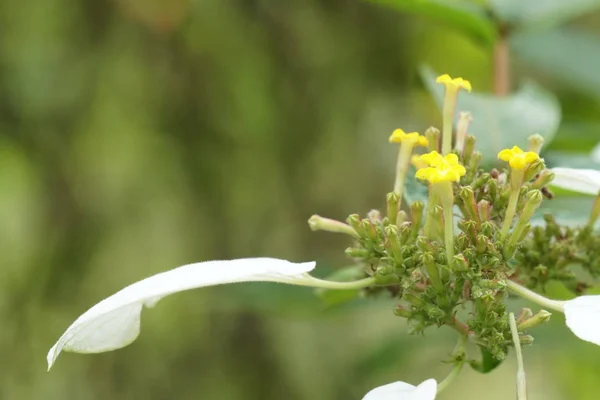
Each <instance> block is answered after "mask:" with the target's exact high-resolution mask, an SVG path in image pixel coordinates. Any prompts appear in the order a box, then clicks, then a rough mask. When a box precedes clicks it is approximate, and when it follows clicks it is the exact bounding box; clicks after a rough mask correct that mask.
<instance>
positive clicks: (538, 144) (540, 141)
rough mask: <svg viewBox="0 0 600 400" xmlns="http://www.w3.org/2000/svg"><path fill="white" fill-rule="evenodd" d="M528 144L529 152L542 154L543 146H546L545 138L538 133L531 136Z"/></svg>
mask: <svg viewBox="0 0 600 400" xmlns="http://www.w3.org/2000/svg"><path fill="white" fill-rule="evenodd" d="M527 142H528V143H529V151H533V152H534V153H537V154H540V150H542V146H543V145H544V138H543V137H542V136H541V135H540V134H538V133H536V134H534V135H531V136H529V137H528V138H527Z"/></svg>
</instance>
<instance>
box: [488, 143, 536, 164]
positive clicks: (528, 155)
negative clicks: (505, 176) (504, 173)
mask: <svg viewBox="0 0 600 400" xmlns="http://www.w3.org/2000/svg"><path fill="white" fill-rule="evenodd" d="M498 158H499V159H501V160H502V161H506V162H508V163H509V164H510V167H511V168H512V169H524V168H525V167H527V166H528V165H529V164H531V163H532V162H534V161H535V160H539V158H540V156H538V155H537V153H535V152H533V151H523V150H521V149H520V148H519V147H518V146H513V148H512V149H504V150H502V151H501V152H500V153H498Z"/></svg>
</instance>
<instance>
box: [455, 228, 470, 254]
mask: <svg viewBox="0 0 600 400" xmlns="http://www.w3.org/2000/svg"><path fill="white" fill-rule="evenodd" d="M469 245H470V243H469V238H468V237H467V235H466V234H465V233H464V232H461V233H459V234H458V235H457V236H456V246H457V247H458V249H459V251H463V250H465V249H466V248H467V247H469Z"/></svg>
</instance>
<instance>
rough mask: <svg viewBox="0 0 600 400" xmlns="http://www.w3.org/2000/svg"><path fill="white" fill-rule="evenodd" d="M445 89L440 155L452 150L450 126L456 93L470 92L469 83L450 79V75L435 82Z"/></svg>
mask: <svg viewBox="0 0 600 400" xmlns="http://www.w3.org/2000/svg"><path fill="white" fill-rule="evenodd" d="M435 81H436V82H437V83H441V84H442V85H444V86H445V87H446V90H445V93H444V107H443V108H444V109H443V111H442V117H443V127H442V154H444V155H446V154H450V152H451V150H452V125H453V121H454V110H455V109H456V102H457V100H458V91H459V90H460V89H464V90H466V91H469V92H470V91H471V83H470V82H469V81H467V80H465V79H463V78H454V79H452V78H451V77H450V75H448V74H444V75H440V76H438V77H437V79H436V80H435Z"/></svg>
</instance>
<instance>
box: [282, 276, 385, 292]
mask: <svg viewBox="0 0 600 400" xmlns="http://www.w3.org/2000/svg"><path fill="white" fill-rule="evenodd" d="M290 283H291V284H293V285H298V286H310V287H315V288H324V289H339V290H352V289H362V288H365V287H367V286H371V285H372V284H373V283H375V278H365V279H360V280H358V281H352V282H334V281H326V280H323V279H318V278H314V277H312V276H310V275H307V276H306V280H304V281H292V282H290Z"/></svg>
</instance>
